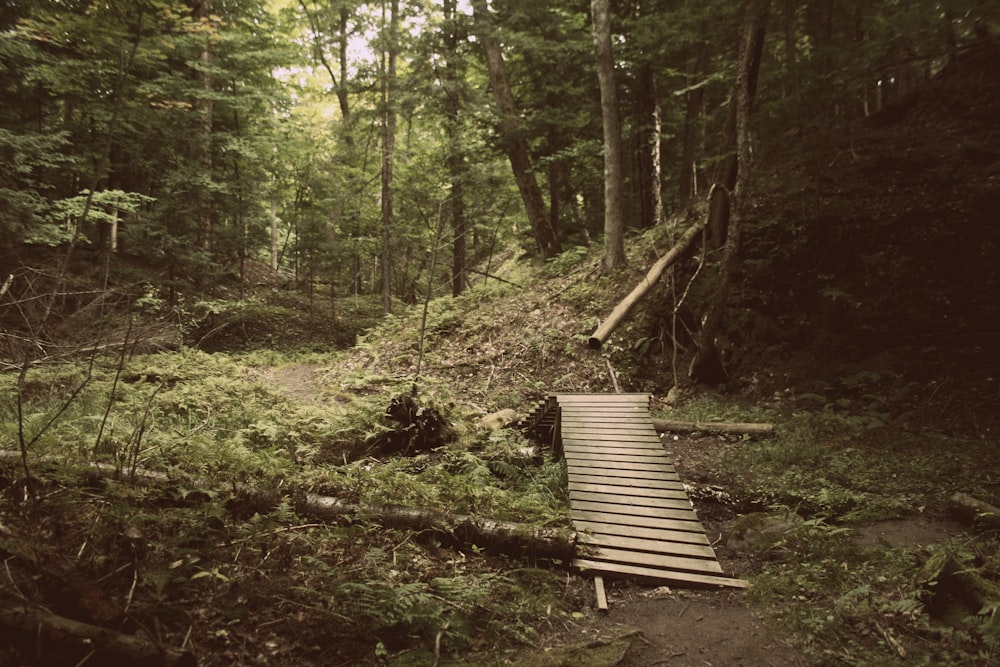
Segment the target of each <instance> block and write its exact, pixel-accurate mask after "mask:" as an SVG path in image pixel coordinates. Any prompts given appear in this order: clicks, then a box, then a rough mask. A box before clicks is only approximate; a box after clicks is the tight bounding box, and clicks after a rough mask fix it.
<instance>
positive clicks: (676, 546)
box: [577, 533, 715, 561]
mask: <svg viewBox="0 0 1000 667" xmlns="http://www.w3.org/2000/svg"><path fill="white" fill-rule="evenodd" d="M577 544H578V545H581V544H582V545H585V546H591V547H605V548H613V549H626V550H628V551H648V552H651V553H659V554H668V555H672V556H689V557H691V558H709V559H711V560H713V561H714V560H715V549H713V548H712V547H710V546H705V545H704V544H687V543H681V542H671V541H666V540H645V539H642V538H638V537H625V536H622V535H601V534H594V533H590V534H587V533H580V534H579V537H578V538H577ZM577 553H578V554H579V553H580V552H579V551H577Z"/></svg>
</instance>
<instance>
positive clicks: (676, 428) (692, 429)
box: [653, 419, 774, 435]
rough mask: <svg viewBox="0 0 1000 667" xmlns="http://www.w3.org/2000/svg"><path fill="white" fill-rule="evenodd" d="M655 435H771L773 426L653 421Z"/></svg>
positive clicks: (667, 420)
mask: <svg viewBox="0 0 1000 667" xmlns="http://www.w3.org/2000/svg"><path fill="white" fill-rule="evenodd" d="M653 428H655V429H656V431H657V433H725V434H729V435H773V434H774V424H766V423H765V424H752V423H740V422H736V423H728V422H681V421H674V420H672V419H654V420H653Z"/></svg>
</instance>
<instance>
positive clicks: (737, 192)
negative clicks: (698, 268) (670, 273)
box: [688, 0, 769, 384]
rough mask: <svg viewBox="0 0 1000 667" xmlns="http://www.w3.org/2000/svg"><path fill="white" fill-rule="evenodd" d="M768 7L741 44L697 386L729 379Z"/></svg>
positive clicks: (756, 7) (757, 12)
mask: <svg viewBox="0 0 1000 667" xmlns="http://www.w3.org/2000/svg"><path fill="white" fill-rule="evenodd" d="M768 4H769V3H768V2H767V0H756V1H755V2H753V3H752V4H751V6H750V7H748V13H747V18H746V21H745V22H744V25H743V35H742V39H741V40H740V57H739V62H740V66H739V73H738V74H737V80H736V90H735V98H736V100H735V101H736V157H737V172H736V185H735V188H734V189H733V193H732V200H733V212H732V216H731V219H730V221H729V228H728V230H727V231H728V233H727V234H726V245H725V251H724V254H723V257H722V265H721V267H720V269H719V277H718V282H717V283H716V288H715V295H714V297H713V299H712V304H711V306H710V307H709V309H708V313H707V314H706V315H705V319H704V321H703V323H702V327H701V333H700V334H699V336H698V340H697V347H698V351H697V352H696V353H695V356H694V359H692V361H691V366H690V368H689V369H688V376H689V377H690V378H691V379H692V380H694V381H695V382H705V383H708V384H717V383H719V382H724V381H725V380H726V378H727V377H728V374H727V373H726V369H725V366H724V365H723V363H722V359H721V357H720V355H719V350H718V348H717V347H716V343H715V341H716V338H717V337H718V335H719V333H720V332H721V331H722V323H723V321H724V319H725V312H726V302H727V301H728V298H729V286H730V284H731V283H732V281H733V274H734V273H735V272H736V269H737V268H738V265H739V252H740V237H741V233H742V224H743V218H744V216H745V215H746V187H747V181H748V177H749V173H750V96H751V75H752V72H753V71H754V70H755V67H756V66H755V64H754V60H755V57H759V56H757V54H759V53H760V48H759V44H760V40H763V39H764V25H765V22H766V20H767V9H768Z"/></svg>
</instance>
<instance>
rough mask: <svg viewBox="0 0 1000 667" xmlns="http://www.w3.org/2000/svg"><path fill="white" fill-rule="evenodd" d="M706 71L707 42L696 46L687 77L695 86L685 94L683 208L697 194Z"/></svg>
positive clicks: (681, 198)
mask: <svg viewBox="0 0 1000 667" xmlns="http://www.w3.org/2000/svg"><path fill="white" fill-rule="evenodd" d="M707 69H708V42H702V43H701V44H700V45H699V46H698V55H697V57H696V59H695V64H694V72H693V73H692V76H690V77H688V86H697V88H694V89H693V90H688V92H687V104H686V105H685V109H684V148H683V151H682V154H681V173H680V178H679V179H678V183H679V188H680V193H679V194H680V204H681V207H685V206H687V205H688V203H689V202H690V201H691V199H692V198H694V197H695V196H696V195H697V194H698V178H697V172H696V166H695V165H696V160H697V156H696V155H695V151H696V148H697V145H698V124H699V122H700V120H701V115H702V111H703V109H704V106H705V104H704V102H705V86H704V85H702V83H703V82H704V80H705V76H706V70H707Z"/></svg>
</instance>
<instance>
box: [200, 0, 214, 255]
mask: <svg viewBox="0 0 1000 667" xmlns="http://www.w3.org/2000/svg"><path fill="white" fill-rule="evenodd" d="M212 11H213V7H212V0H201V3H200V4H199V5H198V18H200V19H202V20H207V19H209V17H211V15H212ZM211 39H212V36H211V33H209V34H206V35H205V45H204V47H202V50H201V55H200V56H199V63H200V66H201V70H200V73H199V76H200V77H201V85H202V90H203V91H204V97H203V98H202V99H201V100H199V101H198V105H197V106H198V110H199V111H200V113H201V135H202V136H201V142H200V145H199V149H198V150H199V151H200V155H199V162H200V163H201V169H202V176H203V178H204V179H205V183H209V182H211V180H212V114H213V104H212V97H211V96H212V86H213V81H212V72H211V67H212V50H211V48H210V44H211ZM197 215H198V233H199V239H198V244H199V245H200V246H201V247H202V248H203V249H205V250H208V249H209V248H211V246H212V202H211V194H210V193H209V191H208V188H206V187H205V186H204V185H199V186H198V213H197Z"/></svg>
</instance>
